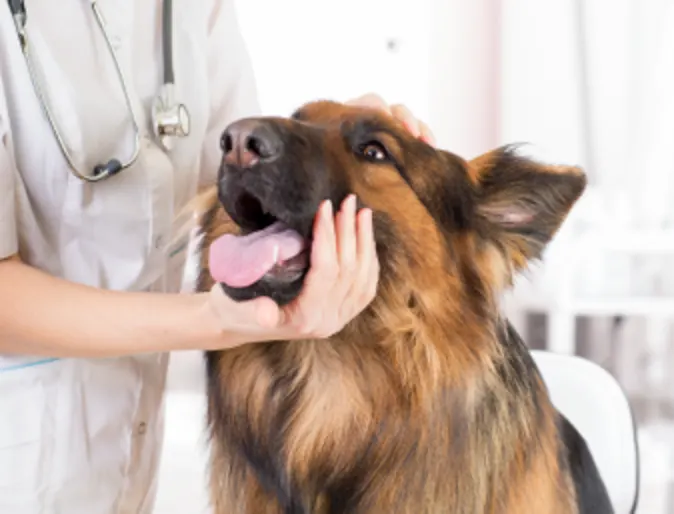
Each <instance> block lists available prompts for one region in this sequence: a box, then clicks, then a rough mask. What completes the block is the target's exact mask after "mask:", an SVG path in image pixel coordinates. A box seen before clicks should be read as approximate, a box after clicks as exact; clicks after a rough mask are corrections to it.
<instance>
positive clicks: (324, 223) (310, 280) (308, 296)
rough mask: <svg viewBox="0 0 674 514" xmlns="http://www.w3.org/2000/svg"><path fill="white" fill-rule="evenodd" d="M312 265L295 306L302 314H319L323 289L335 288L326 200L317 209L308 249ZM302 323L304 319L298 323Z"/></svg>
mask: <svg viewBox="0 0 674 514" xmlns="http://www.w3.org/2000/svg"><path fill="white" fill-rule="evenodd" d="M310 261H311V266H310V267H309V272H308V273H307V276H306V279H305V281H304V287H303V288H302V292H301V293H300V295H299V297H298V298H297V300H296V302H295V303H296V306H297V308H298V309H300V311H301V313H300V314H302V315H304V316H306V313H307V312H317V311H319V308H318V306H320V305H322V304H323V303H325V301H326V294H325V291H326V290H328V291H329V290H330V289H331V288H332V287H334V283H335V282H336V280H337V277H338V271H339V261H338V257H337V244H336V236H335V226H334V219H333V214H332V204H331V203H330V202H329V201H327V202H325V203H324V204H323V205H322V206H321V208H320V209H319V212H318V215H317V218H316V223H315V229H314V241H313V244H312V247H311V258H310ZM299 321H300V322H304V321H306V320H299Z"/></svg>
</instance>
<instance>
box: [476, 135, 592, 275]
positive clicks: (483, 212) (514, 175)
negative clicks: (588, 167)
mask: <svg viewBox="0 0 674 514" xmlns="http://www.w3.org/2000/svg"><path fill="white" fill-rule="evenodd" d="M468 168H469V174H470V178H471V180H472V181H473V183H474V185H475V192H476V198H475V203H474V216H476V225H477V227H479V228H478V230H479V232H480V233H481V234H482V235H483V236H484V237H486V238H488V239H489V240H491V242H493V243H495V244H496V245H497V247H498V248H499V250H501V252H502V253H503V254H504V256H505V257H506V259H507V260H508V261H510V264H511V265H512V266H513V267H514V268H515V270H517V271H519V270H521V269H522V268H524V267H525V266H526V264H527V262H528V261H530V260H532V259H538V258H540V257H541V254H542V252H543V250H544V249H545V247H546V245H547V244H548V243H549V242H550V240H551V239H552V237H553V236H554V235H555V233H556V232H557V230H558V229H559V227H560V226H561V224H562V222H563V221H564V220H565V219H566V217H567V215H568V213H569V211H570V210H571V208H572V207H573V205H574V204H575V202H576V201H577V200H578V198H579V197H580V196H581V194H582V193H583V191H584V190H585V186H586V184H587V179H586V176H585V173H584V172H583V170H582V169H580V168H578V167H573V166H552V165H545V164H541V163H538V162H535V161H534V160H532V159H529V158H527V157H523V156H520V155H517V153H516V152H515V148H514V147H503V148H499V149H497V150H494V151H492V152H489V153H487V154H484V155H482V156H480V157H478V158H476V159H474V160H472V161H470V162H469V163H468Z"/></svg>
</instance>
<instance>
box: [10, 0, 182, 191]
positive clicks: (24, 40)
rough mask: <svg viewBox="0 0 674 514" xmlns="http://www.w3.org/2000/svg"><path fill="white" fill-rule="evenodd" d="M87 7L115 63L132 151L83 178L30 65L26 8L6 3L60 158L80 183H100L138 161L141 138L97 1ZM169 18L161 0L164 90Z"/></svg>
mask: <svg viewBox="0 0 674 514" xmlns="http://www.w3.org/2000/svg"><path fill="white" fill-rule="evenodd" d="M90 5H91V10H92V12H93V14H94V17H95V18H96V22H97V24H98V26H99V28H100V30H101V32H102V33H103V37H104V39H105V44H106V46H107V48H108V52H109V53H110V55H111V57H112V60H113V62H114V64H115V71H116V73H117V77H118V79H119V82H120V84H121V86H122V91H123V93H124V100H125V102H126V106H127V110H128V111H129V113H130V116H131V122H132V124H133V129H134V148H133V151H132V153H131V156H130V157H129V158H128V159H127V160H126V161H125V162H123V163H122V162H120V161H119V160H117V159H111V160H109V161H108V162H107V163H105V164H99V165H97V166H96V167H95V168H94V173H93V174H90V175H86V174H84V173H82V172H80V171H79V169H78V167H77V164H76V163H75V162H74V160H73V158H72V156H71V155H70V152H69V151H68V149H67V145H66V142H65V140H64V138H63V136H62V134H61V131H60V130H59V128H58V124H57V123H56V120H55V117H54V115H53V113H52V111H51V109H50V108H49V102H48V101H47V98H46V97H45V95H44V92H43V88H42V87H41V85H42V84H43V83H44V80H41V78H40V77H39V74H38V70H37V68H36V66H35V64H34V62H35V61H36V60H35V59H34V58H33V53H32V47H31V44H30V41H29V38H28V35H27V33H26V30H25V25H26V21H27V14H26V9H25V4H24V0H9V7H10V10H11V13H12V16H13V18H14V23H15V25H16V29H17V34H18V37H19V42H20V44H21V49H22V51H23V53H24V57H25V60H26V63H27V67H28V72H29V75H30V78H31V82H32V83H33V87H34V89H35V92H36V95H37V96H38V100H39V101H40V105H41V107H42V110H43V112H44V114H45V116H46V118H47V120H48V122H49V125H50V126H51V129H52V132H53V133H54V136H55V138H56V141H57V142H58V146H59V148H60V149H61V153H62V154H63V157H64V158H65V160H66V162H67V163H68V166H69V167H70V169H71V171H72V173H73V174H74V175H75V176H76V177H77V178H79V179H80V180H83V181H85V182H100V181H102V180H105V179H107V178H109V177H111V176H113V175H116V174H117V173H119V172H121V171H122V170H124V169H127V168H129V167H130V166H132V165H133V164H134V163H135V162H136V160H137V159H138V156H139V154H140V148H141V138H140V126H139V123H138V119H137V118H136V114H135V111H134V109H133V105H132V103H131V98H130V94H129V90H128V87H127V84H128V82H127V80H126V77H125V75H124V72H123V70H122V68H121V66H120V63H119V59H118V57H117V54H116V52H115V49H114V48H113V46H112V43H111V41H110V37H109V35H108V31H107V28H106V21H105V18H104V16H103V14H102V12H101V11H100V9H99V8H98V2H97V0H90ZM172 15H173V3H172V0H164V1H163V14H162V39H163V67H164V85H163V86H164V87H166V86H172V85H173V83H174V78H175V77H174V69H173V20H172Z"/></svg>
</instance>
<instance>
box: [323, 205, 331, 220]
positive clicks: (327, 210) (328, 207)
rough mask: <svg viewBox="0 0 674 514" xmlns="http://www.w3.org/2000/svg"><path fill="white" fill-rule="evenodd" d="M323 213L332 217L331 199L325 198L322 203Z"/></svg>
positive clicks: (327, 216)
mask: <svg viewBox="0 0 674 514" xmlns="http://www.w3.org/2000/svg"><path fill="white" fill-rule="evenodd" d="M323 215H324V216H325V217H326V218H328V219H330V218H332V201H331V200H326V201H325V203H324V205H323Z"/></svg>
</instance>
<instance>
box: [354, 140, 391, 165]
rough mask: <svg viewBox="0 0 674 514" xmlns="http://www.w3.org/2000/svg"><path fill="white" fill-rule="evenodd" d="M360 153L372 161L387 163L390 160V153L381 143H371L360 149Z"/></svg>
mask: <svg viewBox="0 0 674 514" xmlns="http://www.w3.org/2000/svg"><path fill="white" fill-rule="evenodd" d="M360 152H361V154H362V155H363V157H365V158H366V159H368V160H370V161H386V160H388V153H387V152H386V148H384V147H383V146H382V145H381V144H380V143H377V142H375V141H371V142H369V143H367V144H364V145H362V146H361V147H360Z"/></svg>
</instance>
